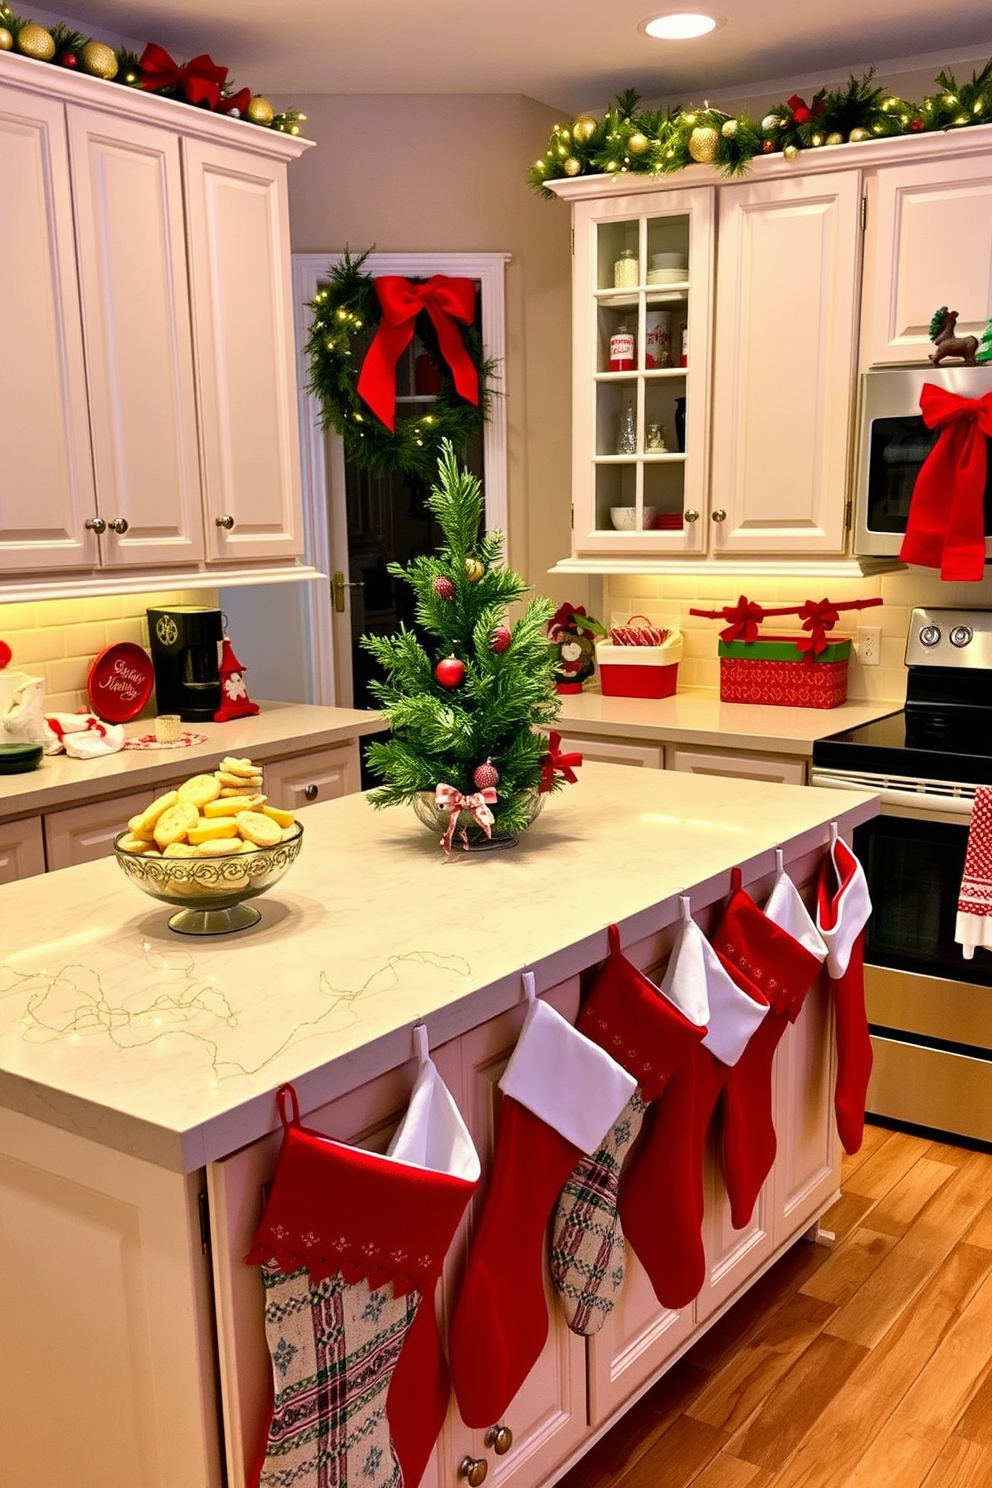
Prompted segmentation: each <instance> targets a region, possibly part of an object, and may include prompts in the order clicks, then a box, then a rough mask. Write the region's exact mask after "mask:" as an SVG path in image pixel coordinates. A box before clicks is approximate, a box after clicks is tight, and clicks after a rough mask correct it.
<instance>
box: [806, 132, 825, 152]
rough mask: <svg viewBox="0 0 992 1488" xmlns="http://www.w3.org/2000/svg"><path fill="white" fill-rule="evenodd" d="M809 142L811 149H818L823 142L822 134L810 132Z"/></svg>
mask: <svg viewBox="0 0 992 1488" xmlns="http://www.w3.org/2000/svg"><path fill="white" fill-rule="evenodd" d="M809 142H810V144H811V145H812V146H813V149H814V150H818V149H819V147H820V146H821V145H822V144H823V135H822V134H811V135H810V137H809Z"/></svg>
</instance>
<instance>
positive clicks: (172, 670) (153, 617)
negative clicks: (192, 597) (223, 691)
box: [147, 605, 224, 723]
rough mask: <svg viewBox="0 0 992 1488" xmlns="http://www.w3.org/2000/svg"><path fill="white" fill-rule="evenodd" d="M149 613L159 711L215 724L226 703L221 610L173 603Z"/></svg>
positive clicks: (185, 719) (149, 635)
mask: <svg viewBox="0 0 992 1488" xmlns="http://www.w3.org/2000/svg"><path fill="white" fill-rule="evenodd" d="M147 615H148V642H149V647H150V649H151V653H152V662H153V664H154V667H155V697H156V702H157V707H158V711H159V712H160V713H178V714H179V716H180V718H182V719H183V720H184V722H186V723H212V722H213V717H214V714H215V713H216V712H217V709H218V708H219V707H220V701H221V698H220V671H219V667H220V650H221V642H222V641H223V639H224V619H223V616H222V614H221V612H220V610H211V609H208V608H207V607H206V606H205V605H204V606H201V605H169V606H168V607H167V608H165V609H156V610H148V611H147Z"/></svg>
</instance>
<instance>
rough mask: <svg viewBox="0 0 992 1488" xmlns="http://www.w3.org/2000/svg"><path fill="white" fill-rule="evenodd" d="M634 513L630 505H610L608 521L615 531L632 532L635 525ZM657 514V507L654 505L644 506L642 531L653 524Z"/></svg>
mask: <svg viewBox="0 0 992 1488" xmlns="http://www.w3.org/2000/svg"><path fill="white" fill-rule="evenodd" d="M635 515H636V513H635V509H634V507H632V506H611V507H610V521H611V522H612V523H613V526H614V528H615V529H616V531H617V532H633V531H634V530H635V527H636V524H635V520H634V518H635ZM657 515H658V508H657V507H656V506H646V507H645V508H644V527H643V529H642V530H643V531H645V532H646V531H647V530H648V528H650V527H652V526H653V525H654V519H655V517H656V516H657Z"/></svg>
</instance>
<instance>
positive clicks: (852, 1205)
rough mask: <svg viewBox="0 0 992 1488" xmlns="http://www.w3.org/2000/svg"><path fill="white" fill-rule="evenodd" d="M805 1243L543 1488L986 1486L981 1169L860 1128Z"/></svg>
mask: <svg viewBox="0 0 992 1488" xmlns="http://www.w3.org/2000/svg"><path fill="white" fill-rule="evenodd" d="M823 1227H824V1228H825V1229H828V1230H833V1231H834V1232H835V1233H836V1236H837V1240H836V1243H835V1245H834V1246H833V1248H832V1249H827V1248H825V1247H823V1246H820V1245H813V1244H808V1243H804V1242H801V1243H800V1244H798V1245H796V1246H794V1247H793V1249H792V1250H791V1251H789V1253H788V1254H787V1255H786V1256H784V1257H783V1259H782V1260H781V1261H779V1263H778V1264H777V1265H776V1266H775V1267H774V1268H773V1269H772V1270H771V1271H770V1272H768V1273H767V1275H766V1276H764V1277H763V1278H762V1279H761V1280H760V1281H759V1282H758V1283H757V1285H756V1286H755V1287H754V1288H752V1290H751V1292H750V1293H749V1295H748V1296H747V1297H745V1298H744V1299H743V1300H742V1301H741V1302H739V1303H738V1304H737V1306H736V1307H734V1308H733V1310H732V1311H731V1312H729V1313H727V1314H726V1316H725V1317H723V1318H721V1320H720V1321H719V1322H718V1323H716V1324H715V1325H714V1327H713V1328H712V1329H711V1330H710V1332H709V1333H708V1334H707V1335H706V1336H705V1337H704V1338H703V1339H701V1340H700V1342H699V1343H698V1344H696V1346H695V1347H694V1348H693V1349H692V1350H691V1351H690V1352H689V1353H688V1354H686V1355H685V1356H684V1357H683V1358H682V1359H681V1360H680V1361H679V1362H678V1363H677V1364H676V1365H675V1366H674V1367H673V1368H672V1370H671V1371H670V1372H669V1374H668V1375H667V1376H666V1377H665V1378H664V1379H663V1380H661V1381H660V1383H659V1384H658V1385H656V1386H655V1387H654V1389H653V1390H651V1391H650V1392H649V1393H648V1394H647V1395H646V1396H644V1397H643V1399H642V1400H640V1401H639V1402H638V1403H637V1404H636V1405H635V1406H634V1407H633V1408H632V1409H631V1410H630V1411H629V1412H628V1413H627V1415H626V1417H625V1418H624V1419H623V1420H622V1421H621V1422H620V1423H619V1424H618V1425H617V1426H615V1427H614V1428H613V1430H612V1431H611V1432H610V1433H609V1434H608V1435H607V1436H606V1437H604V1438H602V1440H601V1441H599V1442H598V1443H597V1444H596V1446H595V1447H593V1449H592V1450H591V1451H590V1452H589V1453H588V1455H587V1456H586V1457H585V1458H584V1459H583V1460H582V1462H580V1463H579V1464H578V1465H577V1466H576V1467H575V1468H573V1470H572V1471H571V1472H570V1473H569V1474H568V1475H567V1476H566V1477H565V1478H563V1479H562V1480H561V1488H607V1485H609V1488H688V1485H689V1484H691V1485H692V1488H990V1485H992V1155H990V1154H988V1153H983V1152H971V1151H968V1150H965V1149H964V1148H959V1147H954V1146H951V1145H948V1144H945V1143H941V1142H931V1141H927V1140H925V1139H921V1138H919V1137H913V1136H909V1135H907V1134H906V1133H903V1132H890V1131H887V1130H885V1129H884V1128H882V1127H869V1128H867V1130H866V1133H865V1141H864V1144H863V1146H862V1149H861V1151H860V1152H859V1153H858V1154H857V1155H856V1156H855V1157H854V1158H850V1159H847V1160H846V1161H845V1165H844V1174H843V1179H842V1195H841V1198H840V1199H839V1200H838V1201H837V1203H836V1204H835V1205H834V1207H833V1208H832V1209H831V1210H830V1211H829V1213H828V1214H827V1215H826V1216H825V1217H824V1220H823Z"/></svg>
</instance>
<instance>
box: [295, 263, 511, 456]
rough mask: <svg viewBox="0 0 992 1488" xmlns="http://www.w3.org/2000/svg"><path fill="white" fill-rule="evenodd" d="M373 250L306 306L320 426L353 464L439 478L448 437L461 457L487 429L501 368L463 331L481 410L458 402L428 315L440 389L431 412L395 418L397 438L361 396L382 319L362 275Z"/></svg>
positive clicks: (425, 325)
mask: <svg viewBox="0 0 992 1488" xmlns="http://www.w3.org/2000/svg"><path fill="white" fill-rule="evenodd" d="M371 251H372V250H371V249H367V250H366V251H365V252H364V253H362V254H361V255H360V256H359V257H358V258H352V257H351V255H350V254H349V253H348V252H347V251H346V252H345V255H344V257H343V258H342V259H341V260H340V261H339V262H338V263H336V264H334V265H333V267H332V268H331V270H330V272H329V275H328V282H327V284H326V285H325V286H323V287H322V288H321V289H319V290H318V291H317V293H316V294H315V296H314V298H313V299H312V300H311V301H310V304H309V305H308V307H307V308H308V309H310V310H312V311H313V320H312V322H311V325H310V335H309V339H308V340H307V344H306V355H307V359H308V361H309V365H310V383H309V390H310V392H312V393H313V394H314V395H315V396H316V397H317V399H318V400H319V402H320V406H321V428H323V429H329V428H333V429H336V430H337V432H338V433H339V434H340V435H341V438H342V439H343V440H344V450H345V458H346V459H347V460H348V461H349V462H351V463H353V464H355V465H358V466H360V467H361V468H362V469H365V470H368V471H371V472H372V474H374V475H386V474H388V473H389V472H390V471H399V472H400V473H401V474H404V475H413V476H418V477H419V478H420V479H422V480H427V481H430V480H431V479H432V478H433V477H434V476H435V475H436V473H437V468H438V460H439V458H440V455H441V446H442V444H443V443H444V441H445V440H448V441H449V442H450V443H451V445H452V446H453V448H454V450H455V452H456V454H460V455H464V453H465V451H466V450H467V449H468V447H469V445H470V444H471V443H472V441H473V440H474V439H475V438H476V437H477V436H478V435H479V434H480V433H481V432H482V427H483V425H484V424H485V422H486V420H487V418H488V417H489V406H490V401H491V398H492V396H493V392H492V389H491V387H490V386H489V384H490V382H491V380H492V378H493V377H494V375H495V370H496V363H495V361H494V360H492V359H491V358H486V356H485V355H484V353H483V349H482V339H481V337H480V335H479V333H478V331H477V330H476V329H475V327H474V326H466V327H464V328H462V335H463V337H464V340H465V348H466V350H467V352H468V354H469V357H470V358H471V360H472V365H473V366H474V367H475V370H476V372H477V373H478V377H479V402H478V404H477V405H476V404H474V403H469V402H467V401H466V400H465V399H464V398H461V397H459V395H458V393H457V392H456V391H455V385H454V382H453V380H452V377H451V373H450V371H449V369H448V366H447V363H446V362H445V360H444V358H443V356H442V355H441V352H440V348H439V347H438V344H437V335H436V332H435V330H434V326H433V324H432V323H431V320H430V317H429V316H428V315H426V314H424V315H421V316H420V317H419V318H418V321H417V334H418V335H419V337H420V339H421V340H422V341H423V343H424V346H425V348H426V350H427V352H428V353H429V354H430V355H431V357H432V358H433V359H434V362H435V363H436V365H437V367H438V369H439V372H440V376H441V386H440V389H439V391H438V393H437V396H436V398H435V400H434V402H433V404H432V405H431V406H430V408H429V409H428V411H427V412H425V413H423V414H421V415H419V416H418V417H413V418H398V419H397V420H396V430H395V433H390V431H389V429H387V428H386V425H385V424H383V423H382V422H381V421H380V420H379V419H378V418H376V416H375V414H374V413H372V412H371V411H370V410H369V409H368V408H367V407H366V405H365V403H364V402H363V401H362V399H361V398H360V397H359V395H358V374H359V372H360V371H361V367H362V362H363V361H364V359H365V353H366V351H367V350H368V347H369V345H370V344H371V342H372V339H373V337H374V335H375V332H376V330H377V329H378V327H379V321H380V320H381V318H382V310H381V306H380V304H379V298H378V296H377V294H376V292H375V285H374V283H373V280H372V276H371V275H370V274H366V273H363V272H362V265H363V264H364V263H365V260H366V259H367V258H368V256H369V253H370V252H371ZM419 282H422V281H418V280H412V281H411V283H419Z"/></svg>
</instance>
